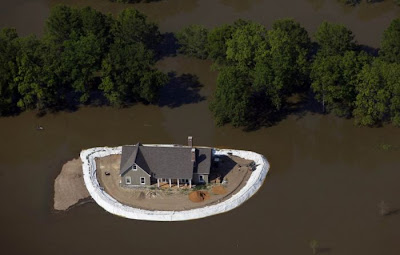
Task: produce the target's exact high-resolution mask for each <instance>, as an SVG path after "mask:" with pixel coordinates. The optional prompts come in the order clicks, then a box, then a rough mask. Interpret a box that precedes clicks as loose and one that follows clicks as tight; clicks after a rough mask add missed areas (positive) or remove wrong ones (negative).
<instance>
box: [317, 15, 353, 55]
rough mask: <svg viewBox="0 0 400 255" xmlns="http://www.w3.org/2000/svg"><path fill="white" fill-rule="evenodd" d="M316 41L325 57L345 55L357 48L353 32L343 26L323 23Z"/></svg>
mask: <svg viewBox="0 0 400 255" xmlns="http://www.w3.org/2000/svg"><path fill="white" fill-rule="evenodd" d="M315 40H316V41H317V43H318V45H319V47H320V49H319V53H320V54H324V55H336V54H343V53H344V52H346V51H348V50H353V49H354V47H355V41H354V35H353V32H352V31H351V30H349V29H347V28H346V27H345V26H343V25H339V24H332V23H328V22H326V21H324V22H322V24H321V25H320V26H319V28H318V30H317V32H316V33H315Z"/></svg>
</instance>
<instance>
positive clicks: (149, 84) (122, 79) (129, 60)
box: [99, 43, 168, 106]
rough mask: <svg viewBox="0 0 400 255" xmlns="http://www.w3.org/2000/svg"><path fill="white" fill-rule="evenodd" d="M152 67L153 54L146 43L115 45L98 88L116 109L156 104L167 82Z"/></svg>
mask: <svg viewBox="0 0 400 255" xmlns="http://www.w3.org/2000/svg"><path fill="white" fill-rule="evenodd" d="M153 64H154V56H153V52H152V51H151V50H149V49H147V48H146V46H145V45H144V44H143V43H135V44H129V45H126V44H120V43H115V44H113V45H112V46H111V49H110V53H109V54H108V55H107V56H106V58H105V60H104V61H103V65H102V82H101V84H100V86H99V88H100V89H101V90H102V91H103V92H104V95H105V96H106V98H107V99H108V100H109V102H110V103H111V104H112V105H114V106H123V105H124V104H126V103H129V102H133V101H138V100H144V101H146V102H151V103H152V102H155V101H156V100H157V99H158V93H159V89H160V87H161V86H162V85H163V84H165V83H166V82H167V80H168V79H167V77H166V75H165V74H163V73H160V72H159V71H156V70H155V69H154V68H152V66H153Z"/></svg>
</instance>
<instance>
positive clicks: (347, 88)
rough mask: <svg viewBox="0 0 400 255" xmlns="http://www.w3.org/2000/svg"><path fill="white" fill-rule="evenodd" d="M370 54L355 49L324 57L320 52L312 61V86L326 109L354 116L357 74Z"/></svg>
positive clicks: (338, 113)
mask: <svg viewBox="0 0 400 255" xmlns="http://www.w3.org/2000/svg"><path fill="white" fill-rule="evenodd" d="M368 61H369V57H368V56H367V55H366V54H364V53H361V54H358V53H357V52H355V51H347V52H345V53H344V55H343V56H342V55H333V56H324V55H323V54H317V56H316V58H315V61H314V62H313V64H312V71H311V79H312V84H311V88H312V90H313V91H314V93H315V96H316V99H317V100H318V101H320V102H322V105H323V108H324V109H323V110H324V111H325V109H326V110H327V111H328V112H333V113H335V114H336V115H339V116H351V113H352V111H353V109H354V101H355V99H356V88H355V87H356V85H357V83H358V74H359V73H360V71H361V69H362V68H363V66H364V65H365V64H367V63H368Z"/></svg>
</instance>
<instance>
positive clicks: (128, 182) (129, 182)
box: [125, 176, 132, 185]
mask: <svg viewBox="0 0 400 255" xmlns="http://www.w3.org/2000/svg"><path fill="white" fill-rule="evenodd" d="M125 184H128V185H129V184H132V179H131V177H130V176H127V177H125Z"/></svg>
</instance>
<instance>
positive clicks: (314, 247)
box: [310, 239, 319, 254]
mask: <svg viewBox="0 0 400 255" xmlns="http://www.w3.org/2000/svg"><path fill="white" fill-rule="evenodd" d="M318 246H319V243H318V241H317V240H315V239H313V240H311V241H310V248H311V250H312V253H313V254H317V251H318Z"/></svg>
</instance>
